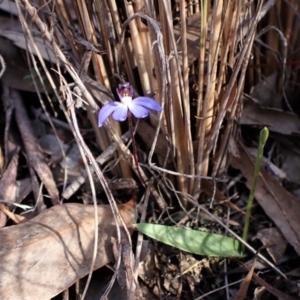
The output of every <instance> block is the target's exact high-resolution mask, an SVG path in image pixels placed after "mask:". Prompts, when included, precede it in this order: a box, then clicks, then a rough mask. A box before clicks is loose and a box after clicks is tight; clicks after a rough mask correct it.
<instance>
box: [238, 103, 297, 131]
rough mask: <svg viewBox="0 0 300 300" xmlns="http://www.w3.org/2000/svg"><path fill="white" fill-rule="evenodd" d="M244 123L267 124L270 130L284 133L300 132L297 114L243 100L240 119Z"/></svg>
mask: <svg viewBox="0 0 300 300" xmlns="http://www.w3.org/2000/svg"><path fill="white" fill-rule="evenodd" d="M240 123H241V124H244V125H257V126H260V127H262V126H267V127H268V128H269V130H270V131H273V132H277V133H281V134H284V135H291V134H293V133H294V134H297V135H298V134H299V133H300V119H299V117H298V116H297V115H295V114H293V113H290V112H285V111H283V110H280V109H275V108H263V107H261V106H260V105H259V104H257V103H255V102H253V101H250V100H245V101H244V110H243V115H242V118H241V120H240Z"/></svg>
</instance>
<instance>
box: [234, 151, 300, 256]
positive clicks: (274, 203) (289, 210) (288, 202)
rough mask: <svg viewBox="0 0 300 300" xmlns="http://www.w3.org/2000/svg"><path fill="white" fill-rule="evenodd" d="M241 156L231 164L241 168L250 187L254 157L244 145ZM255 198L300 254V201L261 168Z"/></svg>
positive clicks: (235, 158)
mask: <svg viewBox="0 0 300 300" xmlns="http://www.w3.org/2000/svg"><path fill="white" fill-rule="evenodd" d="M239 151H240V157H239V158H237V157H234V158H233V159H232V162H231V165H232V167H234V168H235V169H239V170H240V171H241V172H242V174H243V175H244V177H246V179H247V182H246V185H247V187H248V188H249V189H250V188H251V186H252V182H253V175H254V158H253V157H251V156H250V155H249V153H248V152H247V150H246V149H245V148H244V147H240V148H239ZM255 198H256V200H257V202H258V203H259V204H260V205H261V207H262V208H263V209H264V211H265V213H266V214H267V215H268V216H269V218H270V219H272V220H273V222H274V223H275V224H276V226H277V227H278V229H279V230H280V231H281V232H282V234H283V236H284V237H285V239H286V240H287V241H288V242H289V243H290V244H291V245H292V246H293V247H294V248H295V251H296V252H297V253H298V255H300V223H299V211H300V202H299V200H298V199H296V198H295V197H294V196H293V195H292V194H290V193H289V192H288V191H287V190H286V189H284V188H283V187H282V186H281V184H280V182H279V181H278V180H276V179H275V178H274V177H273V176H272V175H271V174H268V173H267V172H266V171H264V170H261V173H260V178H259V180H258V183H257V187H256V190H255Z"/></svg>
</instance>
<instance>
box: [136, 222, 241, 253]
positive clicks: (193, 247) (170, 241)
mask: <svg viewBox="0 0 300 300" xmlns="http://www.w3.org/2000/svg"><path fill="white" fill-rule="evenodd" d="M135 227H136V228H137V229H138V230H139V231H141V232H142V233H144V234H146V235H148V236H149V237H151V238H153V239H155V240H158V241H160V242H162V243H165V244H167V245H170V246H173V247H175V248H178V249H180V250H183V251H186V252H190V253H194V254H199V255H205V256H222V257H243V256H244V254H243V253H241V251H240V243H239V242H238V241H237V240H236V239H233V238H231V237H228V236H223V235H220V234H215V233H209V232H202V231H198V230H193V229H189V228H178V227H172V226H165V225H158V224H148V223H140V224H135Z"/></svg>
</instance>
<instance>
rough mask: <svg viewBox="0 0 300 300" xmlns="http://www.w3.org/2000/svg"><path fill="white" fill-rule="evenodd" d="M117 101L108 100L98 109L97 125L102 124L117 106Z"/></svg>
mask: <svg viewBox="0 0 300 300" xmlns="http://www.w3.org/2000/svg"><path fill="white" fill-rule="evenodd" d="M120 104H121V103H119V102H109V103H108V104H105V105H104V106H103V107H102V108H101V109H100V111H99V114H98V126H99V127H101V126H103V125H104V122H105V120H106V119H107V118H108V117H109V116H110V115H111V114H112V113H113V112H114V111H115V110H116V109H117V108H118V107H119V105H120Z"/></svg>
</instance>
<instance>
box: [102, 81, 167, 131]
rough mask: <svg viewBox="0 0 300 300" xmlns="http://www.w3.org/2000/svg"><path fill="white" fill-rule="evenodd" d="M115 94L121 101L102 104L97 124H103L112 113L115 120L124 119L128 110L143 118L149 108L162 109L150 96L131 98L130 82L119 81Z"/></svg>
mask: <svg viewBox="0 0 300 300" xmlns="http://www.w3.org/2000/svg"><path fill="white" fill-rule="evenodd" d="M117 94H118V96H119V98H120V101H121V102H110V103H108V104H106V105H104V106H103V107H102V108H101V109H100V111H99V115H98V126H99V127H101V126H103V125H104V122H105V121H106V119H107V118H108V117H109V116H110V115H111V114H112V117H113V119H114V120H115V121H125V120H126V118H127V116H128V112H129V111H130V112H131V113H132V114H133V115H134V116H135V117H136V118H138V119H140V118H145V117H147V116H148V114H149V110H154V111H162V108H161V106H160V105H159V104H158V103H157V102H156V101H155V100H153V99H152V98H149V97H137V98H135V99H132V98H133V88H132V86H131V85H130V83H128V82H126V83H121V84H119V86H118V88H117Z"/></svg>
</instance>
